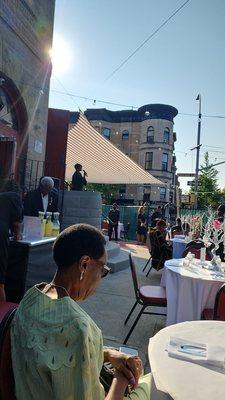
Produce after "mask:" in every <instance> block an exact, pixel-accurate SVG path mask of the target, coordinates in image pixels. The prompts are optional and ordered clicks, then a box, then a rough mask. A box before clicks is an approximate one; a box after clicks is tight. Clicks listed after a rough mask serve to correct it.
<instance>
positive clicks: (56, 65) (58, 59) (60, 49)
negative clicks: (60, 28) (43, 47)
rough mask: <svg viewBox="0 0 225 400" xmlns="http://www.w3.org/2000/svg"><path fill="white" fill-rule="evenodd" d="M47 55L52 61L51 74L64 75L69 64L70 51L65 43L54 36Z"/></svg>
mask: <svg viewBox="0 0 225 400" xmlns="http://www.w3.org/2000/svg"><path fill="white" fill-rule="evenodd" d="M49 53H50V57H51V60H52V69H53V73H55V74H56V75H57V74H58V75H60V74H63V73H65V72H66V71H67V70H68V68H69V67H70V63H71V49H70V47H69V45H68V44H67V43H66V41H65V40H64V39H63V38H61V37H60V36H58V35H56V36H55V37H54V41H53V46H52V49H51V50H50V52H49Z"/></svg>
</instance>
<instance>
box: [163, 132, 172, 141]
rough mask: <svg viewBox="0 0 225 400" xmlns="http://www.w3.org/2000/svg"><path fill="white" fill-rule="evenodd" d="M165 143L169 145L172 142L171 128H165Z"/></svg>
mask: <svg viewBox="0 0 225 400" xmlns="http://www.w3.org/2000/svg"><path fill="white" fill-rule="evenodd" d="M163 142H164V143H169V142H170V130H169V128H165V129H164V132H163Z"/></svg>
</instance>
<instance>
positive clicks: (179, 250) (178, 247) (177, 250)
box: [171, 238, 187, 258]
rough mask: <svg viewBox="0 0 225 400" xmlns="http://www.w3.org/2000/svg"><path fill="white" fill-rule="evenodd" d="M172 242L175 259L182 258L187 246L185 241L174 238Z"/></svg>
mask: <svg viewBox="0 0 225 400" xmlns="http://www.w3.org/2000/svg"><path fill="white" fill-rule="evenodd" d="M171 242H172V243H173V258H181V257H182V255H183V252H184V250H185V248H186V245H187V243H186V242H185V239H178V238H174V239H171Z"/></svg>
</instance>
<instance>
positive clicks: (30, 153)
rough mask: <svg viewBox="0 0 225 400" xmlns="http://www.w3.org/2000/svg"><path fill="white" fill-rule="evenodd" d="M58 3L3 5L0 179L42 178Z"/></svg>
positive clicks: (9, 0) (23, 0)
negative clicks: (51, 49)
mask: <svg viewBox="0 0 225 400" xmlns="http://www.w3.org/2000/svg"><path fill="white" fill-rule="evenodd" d="M54 8H55V0H47V1H46V0H38V1H33V0H1V1H0V49H1V51H0V175H5V176H6V175H10V173H14V174H15V175H16V177H17V178H18V180H19V181H20V183H21V184H22V185H23V184H24V183H25V184H26V185H28V184H29V185H30V186H33V185H34V184H35V182H37V181H38V180H39V178H40V176H41V175H42V173H43V164H44V160H45V146H46V134H47V133H46V131H47V118H48V96H49V82H50V76H51V62H50V57H49V50H50V48H51V45H52V34H53V20H54Z"/></svg>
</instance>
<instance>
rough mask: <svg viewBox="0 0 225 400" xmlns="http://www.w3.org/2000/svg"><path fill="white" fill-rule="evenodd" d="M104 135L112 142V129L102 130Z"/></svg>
mask: <svg viewBox="0 0 225 400" xmlns="http://www.w3.org/2000/svg"><path fill="white" fill-rule="evenodd" d="M102 135H103V136H104V138H106V139H108V140H110V135H111V129H109V128H105V127H104V128H102Z"/></svg>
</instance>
